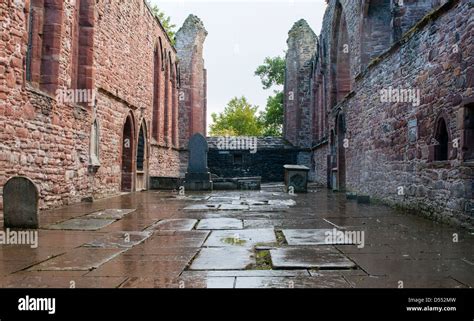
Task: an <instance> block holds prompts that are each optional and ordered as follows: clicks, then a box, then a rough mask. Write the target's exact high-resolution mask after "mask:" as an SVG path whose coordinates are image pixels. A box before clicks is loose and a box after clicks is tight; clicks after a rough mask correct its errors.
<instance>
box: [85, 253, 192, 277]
mask: <svg viewBox="0 0 474 321" xmlns="http://www.w3.org/2000/svg"><path fill="white" fill-rule="evenodd" d="M149 259H150V258H149ZM187 264H188V260H155V261H151V260H132V259H130V258H127V257H124V256H122V255H121V256H119V257H116V258H114V259H113V260H110V261H109V262H107V263H105V264H103V265H102V266H100V267H99V268H97V269H96V270H94V271H91V272H89V273H87V274H86V276H128V277H132V276H135V277H169V278H176V277H178V276H179V274H180V273H181V272H182V271H183V270H184V268H185V267H186V266H187Z"/></svg>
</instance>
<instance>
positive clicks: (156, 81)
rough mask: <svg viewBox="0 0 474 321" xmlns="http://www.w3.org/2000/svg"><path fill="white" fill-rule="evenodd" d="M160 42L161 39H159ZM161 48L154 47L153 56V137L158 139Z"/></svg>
mask: <svg viewBox="0 0 474 321" xmlns="http://www.w3.org/2000/svg"><path fill="white" fill-rule="evenodd" d="M160 42H161V39H160ZM160 54H161V49H160V48H158V45H157V46H156V47H155V52H154V58H153V60H154V61H153V65H154V68H153V126H152V128H153V138H154V139H156V140H157V141H158V139H159V135H160V99H161V86H160V84H161V61H162V57H161V56H160Z"/></svg>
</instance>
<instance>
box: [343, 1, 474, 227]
mask: <svg viewBox="0 0 474 321" xmlns="http://www.w3.org/2000/svg"><path fill="white" fill-rule="evenodd" d="M472 13H473V8H472V7H471V6H470V5H469V4H467V3H465V2H464V3H463V2H459V3H458V4H457V5H455V6H454V8H453V9H450V10H448V11H447V12H446V13H444V14H442V15H441V16H440V17H439V18H437V19H434V20H433V21H431V22H429V23H427V25H426V26H424V27H423V28H421V29H420V30H418V31H417V32H415V33H414V34H413V36H412V37H410V38H407V39H406V42H404V43H403V44H402V45H401V46H400V47H399V48H396V49H394V52H393V53H391V54H389V55H387V56H386V57H384V59H383V60H382V61H381V62H380V63H379V64H377V65H375V66H374V67H373V68H371V69H370V70H369V71H368V72H367V74H365V75H364V76H363V77H361V79H360V80H359V81H358V82H357V83H356V88H355V90H354V93H355V95H354V97H351V98H350V99H348V100H347V101H346V102H344V103H343V105H342V106H341V108H342V109H343V110H344V111H345V112H346V121H347V128H348V136H347V137H348V139H349V140H350V147H349V148H348V149H347V151H346V161H347V186H348V189H350V190H353V191H358V192H363V193H367V194H370V195H372V196H374V197H376V198H379V199H383V200H385V201H388V202H390V203H393V204H398V205H402V206H406V207H409V208H415V209H418V210H421V211H423V212H424V213H425V214H427V215H432V216H433V217H436V218H438V219H441V220H446V221H456V222H460V223H466V224H467V223H468V221H469V216H470V215H472V213H471V214H469V213H468V212H467V208H468V207H470V205H469V203H470V202H472V199H471V197H472V196H471V195H472V191H471V189H472V179H473V177H474V173H473V166H472V164H469V163H464V162H462V158H461V157H462V156H461V151H460V149H459V148H454V147H453V148H450V149H449V150H450V155H449V156H448V157H449V159H448V160H447V161H444V162H434V161H433V159H432V156H430V148H432V147H431V146H432V145H433V144H434V143H433V138H434V134H435V133H434V131H435V128H436V126H435V121H436V120H437V119H438V116H440V115H443V116H444V117H445V120H446V122H447V126H448V132H449V134H450V137H449V144H450V145H452V146H454V143H453V142H455V141H456V140H457V139H460V138H461V134H462V133H461V124H460V121H459V119H460V118H459V117H458V115H460V114H461V112H462V109H461V103H462V101H463V99H466V98H469V97H472V95H473V92H472V90H473V88H472V87H473V84H474V83H473V79H472V70H471V69H472V67H469V66H472V63H473V61H474V60H473V55H472V52H473V51H472V49H473V42H472V37H470V36H468V35H469V34H470V30H472V27H473V24H474V21H473V19H472ZM461 39H463V40H461ZM470 73H471V75H470ZM390 86H392V87H393V88H412V89H419V90H420V96H421V102H420V105H419V106H413V104H410V103H381V102H380V90H382V89H386V88H389V87H390ZM461 119H462V117H461ZM409 121H414V122H416V123H417V125H416V131H417V132H418V134H417V138H416V139H415V140H414V141H409V133H408V127H409ZM400 187H402V188H403V190H404V193H403V194H404V195H399V193H398V191H399V188H400Z"/></svg>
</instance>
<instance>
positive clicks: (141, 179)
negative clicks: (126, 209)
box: [136, 123, 148, 191]
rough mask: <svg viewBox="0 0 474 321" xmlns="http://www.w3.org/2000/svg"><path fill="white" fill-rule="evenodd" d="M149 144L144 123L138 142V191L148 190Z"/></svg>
mask: <svg viewBox="0 0 474 321" xmlns="http://www.w3.org/2000/svg"><path fill="white" fill-rule="evenodd" d="M147 146H148V144H147V134H146V125H145V123H142V125H141V127H140V132H139V133H138V142H137V161H136V170H137V181H136V187H137V188H136V190H137V191H143V190H146V189H147V188H148V183H147V182H148V147H147Z"/></svg>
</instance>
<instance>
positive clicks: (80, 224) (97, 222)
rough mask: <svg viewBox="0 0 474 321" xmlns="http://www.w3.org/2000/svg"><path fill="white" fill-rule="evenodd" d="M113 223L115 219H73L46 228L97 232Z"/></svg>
mask: <svg viewBox="0 0 474 321" xmlns="http://www.w3.org/2000/svg"><path fill="white" fill-rule="evenodd" d="M113 222H115V219H101V218H73V219H71V220H67V221H65V222H61V223H57V224H52V225H48V226H47V227H46V228H47V229H50V230H80V231H97V230H100V229H101V228H103V227H106V226H107V225H110V224H112V223H113Z"/></svg>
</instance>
